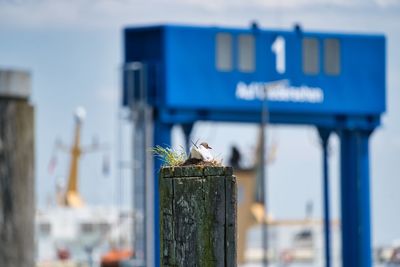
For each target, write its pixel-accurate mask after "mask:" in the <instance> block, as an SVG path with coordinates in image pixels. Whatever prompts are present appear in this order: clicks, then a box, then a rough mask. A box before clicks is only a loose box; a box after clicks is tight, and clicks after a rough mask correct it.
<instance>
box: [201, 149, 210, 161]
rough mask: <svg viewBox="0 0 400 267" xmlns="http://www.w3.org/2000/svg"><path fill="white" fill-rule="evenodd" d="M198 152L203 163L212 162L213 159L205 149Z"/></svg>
mask: <svg viewBox="0 0 400 267" xmlns="http://www.w3.org/2000/svg"><path fill="white" fill-rule="evenodd" d="M199 152H200V153H201V156H202V158H203V160H204V161H212V160H213V159H214V157H213V156H212V154H211V152H210V151H209V150H208V149H207V148H203V147H201V148H200V149H199Z"/></svg>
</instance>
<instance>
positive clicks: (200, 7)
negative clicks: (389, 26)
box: [0, 0, 400, 28]
mask: <svg viewBox="0 0 400 267" xmlns="http://www.w3.org/2000/svg"><path fill="white" fill-rule="evenodd" d="M392 6H398V7H400V1H399V0H366V1H363V0H351V1H349V0H270V1H268V0H248V1H241V0H213V1H204V0H171V1H165V0H164V1H163V0H148V1H138V0H76V1H69V0H0V28H1V27H2V28H8V27H21V28H43V27H45V28H69V27H80V28H93V27H95V28H96V27H101V28H104V27H111V28H113V27H120V26H121V25H126V24H128V23H149V22H154V21H159V22H175V21H182V22H202V21H203V19H204V17H207V18H209V19H210V21H216V22H218V21H220V20H221V19H222V18H221V17H223V19H224V21H226V20H227V19H228V20H230V21H235V15H234V14H229V15H231V16H229V18H227V15H228V14H226V13H227V12H230V11H231V10H232V11H234V12H233V13H235V12H236V13H238V11H242V12H250V13H251V12H252V11H254V12H256V11H259V10H260V9H261V10H265V11H266V12H267V11H269V12H271V9H276V10H277V11H279V12H282V11H284V10H288V9H295V8H296V9H297V8H303V9H309V8H318V7H322V8H324V7H325V8H329V7H343V8H361V7H366V8H370V7H373V8H377V7H378V8H379V7H382V8H388V7H392ZM222 15H223V16H222ZM224 16H225V17H224ZM228 23H229V21H228Z"/></svg>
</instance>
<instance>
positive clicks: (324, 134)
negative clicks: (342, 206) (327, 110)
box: [318, 128, 331, 267]
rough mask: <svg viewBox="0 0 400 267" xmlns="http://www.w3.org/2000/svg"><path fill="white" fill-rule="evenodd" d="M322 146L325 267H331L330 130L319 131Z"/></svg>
mask: <svg viewBox="0 0 400 267" xmlns="http://www.w3.org/2000/svg"><path fill="white" fill-rule="evenodd" d="M318 132H319V136H320V138H321V145H322V157H323V183H322V187H323V206H324V237H325V240H324V241H325V242H324V243H325V246H324V251H325V267H330V266H331V228H330V221H331V218H330V204H329V203H330V197H329V191H330V190H329V162H328V156H329V155H328V153H329V152H328V144H329V136H330V134H331V131H330V130H328V129H321V128H320V129H318Z"/></svg>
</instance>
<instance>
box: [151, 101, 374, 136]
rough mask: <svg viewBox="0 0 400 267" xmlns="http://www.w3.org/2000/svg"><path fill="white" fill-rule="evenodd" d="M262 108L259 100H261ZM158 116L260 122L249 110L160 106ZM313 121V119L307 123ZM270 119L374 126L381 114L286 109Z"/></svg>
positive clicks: (324, 125) (183, 121)
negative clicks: (294, 111) (308, 111)
mask: <svg viewBox="0 0 400 267" xmlns="http://www.w3.org/2000/svg"><path fill="white" fill-rule="evenodd" d="M260 110H261V104H260ZM158 112H159V114H160V120H161V121H163V122H165V123H173V124H191V123H195V122H196V121H215V122H242V123H259V122H260V121H261V112H259V111H257V112H249V111H241V110H236V111H222V110H182V109H179V110H176V109H160V110H159V111H158ZM310 122H312V123H310ZM269 123H273V124H291V125H310V124H311V125H314V126H317V127H322V128H334V129H342V128H348V129H363V130H373V129H375V128H376V127H378V126H379V125H380V116H377V115H371V116H357V115H347V116H342V115H333V114H315V113H314V114H312V113H304V114H301V113H298V114H296V115H295V116H294V115H293V113H285V112H270V113H269Z"/></svg>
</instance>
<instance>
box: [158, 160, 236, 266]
mask: <svg viewBox="0 0 400 267" xmlns="http://www.w3.org/2000/svg"><path fill="white" fill-rule="evenodd" d="M159 185H160V187H159V188H160V235H161V236H160V243H161V248H160V257H161V259H160V262H161V266H182V267H186V266H199V267H200V266H206V267H211V266H221V267H228V266H229V267H231V266H236V205H237V203H236V178H235V177H234V176H233V174H232V168H231V167H208V166H207V167H206V166H186V167H164V168H162V169H161V170H160V177H159Z"/></svg>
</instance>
